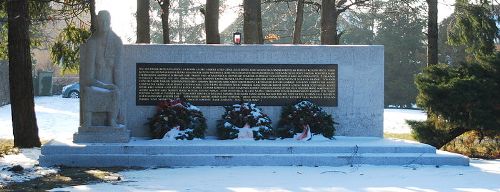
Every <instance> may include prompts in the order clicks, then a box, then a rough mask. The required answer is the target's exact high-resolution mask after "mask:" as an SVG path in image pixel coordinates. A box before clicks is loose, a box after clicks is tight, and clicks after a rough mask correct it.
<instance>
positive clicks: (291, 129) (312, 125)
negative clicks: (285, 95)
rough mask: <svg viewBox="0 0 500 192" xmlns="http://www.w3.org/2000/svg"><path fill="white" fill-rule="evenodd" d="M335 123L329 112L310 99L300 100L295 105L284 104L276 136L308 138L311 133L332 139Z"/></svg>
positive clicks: (298, 138)
mask: <svg viewBox="0 0 500 192" xmlns="http://www.w3.org/2000/svg"><path fill="white" fill-rule="evenodd" d="M334 124H336V123H335V122H334V121H333V117H332V115H331V114H328V113H326V112H325V111H324V110H323V109H321V107H319V106H317V105H315V104H314V103H312V102H310V101H300V102H298V103H297V104H295V105H288V106H284V107H283V109H282V113H281V119H280V121H279V122H278V127H279V128H278V129H276V136H277V137H281V138H291V137H293V138H295V139H297V140H310V139H311V138H312V136H313V135H319V134H321V135H323V136H324V137H326V138H328V139H332V138H333V135H334V134H335V126H334Z"/></svg>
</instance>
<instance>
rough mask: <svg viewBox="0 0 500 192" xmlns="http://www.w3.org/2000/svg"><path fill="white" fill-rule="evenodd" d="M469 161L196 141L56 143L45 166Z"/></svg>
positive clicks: (412, 148) (353, 142)
mask: <svg viewBox="0 0 500 192" xmlns="http://www.w3.org/2000/svg"><path fill="white" fill-rule="evenodd" d="M468 162H469V161H468V158H467V157H464V156H461V155H456V154H449V153H446V154H443V153H441V152H439V153H436V149H435V148H434V147H432V146H430V145H426V144H421V143H416V142H409V141H403V140H390V139H382V138H358V137H356V138H352V137H336V139H335V140H313V141H306V142H299V141H294V140H266V141H253V140H251V141H241V140H227V141H220V140H209V139H207V140H194V141H161V140H144V139H139V138H134V139H133V140H131V141H130V142H129V143H121V144H120V143H87V144H75V143H72V142H70V141H51V142H49V143H48V144H46V145H44V146H43V147H42V155H41V156H40V164H41V165H44V166H52V165H65V166H76V167H110V166H126V167H133V166H139V167H158V166H160V167H163V166H256V165H261V166H272V165H282V166H285V165H304V166H341V165H352V164H371V165H406V164H425V165H468Z"/></svg>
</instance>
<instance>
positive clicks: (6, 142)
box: [0, 139, 19, 157]
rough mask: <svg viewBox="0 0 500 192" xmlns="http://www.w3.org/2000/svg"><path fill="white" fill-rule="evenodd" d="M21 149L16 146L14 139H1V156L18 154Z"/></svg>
mask: <svg viewBox="0 0 500 192" xmlns="http://www.w3.org/2000/svg"><path fill="white" fill-rule="evenodd" d="M18 153H19V149H18V148H15V147H14V140H12V139H0V157H3V156H4V155H11V154H18Z"/></svg>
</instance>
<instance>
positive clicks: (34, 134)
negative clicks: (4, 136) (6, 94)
mask: <svg viewBox="0 0 500 192" xmlns="http://www.w3.org/2000/svg"><path fill="white" fill-rule="evenodd" d="M7 14H8V24H9V29H8V39H9V40H8V43H9V44H8V50H9V82H10V101H11V111H12V127H13V128H14V130H13V132H14V146H16V147H20V148H31V147H40V145H41V144H40V138H39V137H38V126H37V124H36V115H35V104H34V101H33V79H32V76H31V54H30V36H29V21H30V19H29V10H28V0H15V1H7Z"/></svg>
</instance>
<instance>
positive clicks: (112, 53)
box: [74, 11, 130, 142]
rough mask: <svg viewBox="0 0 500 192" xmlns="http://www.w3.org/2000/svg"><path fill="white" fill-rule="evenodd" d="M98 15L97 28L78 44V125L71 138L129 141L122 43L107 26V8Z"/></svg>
mask: <svg viewBox="0 0 500 192" xmlns="http://www.w3.org/2000/svg"><path fill="white" fill-rule="evenodd" d="M97 19H98V21H97V30H96V31H95V32H94V33H93V34H92V35H91V36H90V38H89V39H88V40H87V42H86V43H85V44H83V45H82V46H81V47H80V90H81V98H80V101H81V102H80V128H79V130H78V133H77V134H75V136H74V140H75V142H128V139H129V135H130V134H129V131H128V130H126V129H125V120H124V117H123V116H124V112H125V109H124V108H125V105H124V103H123V102H121V101H123V94H122V92H123V89H124V86H123V84H124V83H123V81H124V79H122V73H123V69H122V50H123V44H122V41H121V40H120V38H119V37H118V36H117V35H116V34H115V33H114V32H113V31H112V30H111V28H110V24H111V22H110V19H111V17H110V15H109V12H107V11H99V14H98V15H97ZM104 132H106V133H104ZM106 134H107V135H106ZM109 134H114V135H109ZM100 136H104V137H102V138H99V137H100ZM106 137H118V138H106ZM122 137H123V138H122Z"/></svg>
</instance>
